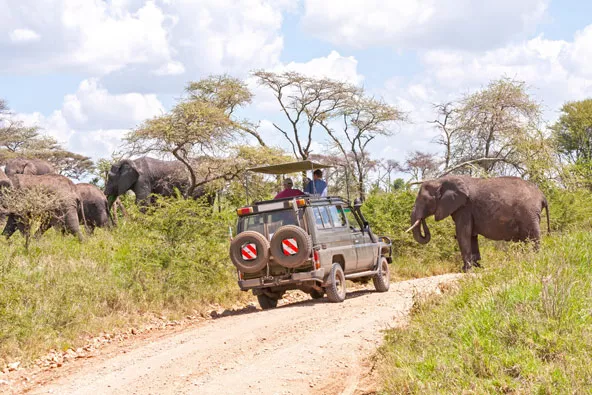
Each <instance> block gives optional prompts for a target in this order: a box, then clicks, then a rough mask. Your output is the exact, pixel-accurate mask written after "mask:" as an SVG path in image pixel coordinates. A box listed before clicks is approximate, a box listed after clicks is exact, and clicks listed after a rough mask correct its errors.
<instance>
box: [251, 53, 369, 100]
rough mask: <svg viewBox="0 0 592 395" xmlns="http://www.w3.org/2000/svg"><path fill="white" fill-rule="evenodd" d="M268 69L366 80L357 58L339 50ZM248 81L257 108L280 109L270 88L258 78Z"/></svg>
mask: <svg viewBox="0 0 592 395" xmlns="http://www.w3.org/2000/svg"><path fill="white" fill-rule="evenodd" d="M268 70H270V71H273V72H276V73H281V72H284V71H295V72H298V73H300V74H303V75H306V76H309V77H315V78H331V79H334V80H340V81H347V82H349V83H351V84H355V85H360V84H361V83H362V82H363V81H364V76H363V75H362V74H360V73H358V61H357V59H356V58H355V57H354V56H341V55H340V54H339V52H337V51H331V52H330V53H329V55H327V56H322V57H319V58H313V59H311V60H309V61H308V62H290V63H287V64H278V65H276V66H275V67H271V68H268ZM247 83H248V85H249V89H251V91H252V92H253V93H254V95H255V100H254V105H255V107H256V108H257V109H259V110H262V111H278V110H279V107H278V106H279V105H278V102H277V99H276V98H275V97H274V96H273V94H272V93H271V91H270V90H269V89H267V88H265V87H261V86H259V85H258V83H257V79H256V78H254V77H250V78H248V79H247Z"/></svg>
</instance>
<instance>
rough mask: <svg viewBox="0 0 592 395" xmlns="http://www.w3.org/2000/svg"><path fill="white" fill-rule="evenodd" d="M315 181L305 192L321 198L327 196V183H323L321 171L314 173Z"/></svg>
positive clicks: (311, 182) (310, 183) (307, 185)
mask: <svg viewBox="0 0 592 395" xmlns="http://www.w3.org/2000/svg"><path fill="white" fill-rule="evenodd" d="M312 178H313V180H312V181H310V182H309V183H308V184H306V187H305V188H304V192H306V193H309V194H316V195H320V196H327V183H326V182H325V181H323V179H322V178H323V172H322V171H321V170H320V169H317V170H315V171H314V172H313V173H312Z"/></svg>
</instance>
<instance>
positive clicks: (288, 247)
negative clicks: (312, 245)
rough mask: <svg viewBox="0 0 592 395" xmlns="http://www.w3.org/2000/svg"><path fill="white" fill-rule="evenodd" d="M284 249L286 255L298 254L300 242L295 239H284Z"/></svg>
mask: <svg viewBox="0 0 592 395" xmlns="http://www.w3.org/2000/svg"><path fill="white" fill-rule="evenodd" d="M282 249H283V250H284V255H296V254H298V244H297V243H296V240H295V239H284V240H282Z"/></svg>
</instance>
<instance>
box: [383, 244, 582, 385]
mask: <svg viewBox="0 0 592 395" xmlns="http://www.w3.org/2000/svg"><path fill="white" fill-rule="evenodd" d="M485 255H486V257H484V258H485V259H486V260H487V262H491V264H492V265H495V266H494V267H493V268H491V269H488V270H487V271H484V272H482V273H481V274H480V275H479V276H470V277H466V278H464V279H463V280H462V281H461V284H460V285H461V287H460V288H459V289H458V290H457V291H456V292H453V293H452V295H451V296H449V297H444V298H439V297H427V298H423V299H421V300H416V304H415V306H414V309H413V311H414V316H413V318H412V322H411V324H410V325H409V326H408V327H407V328H405V329H394V330H390V331H388V333H387V336H386V343H385V345H384V346H383V347H382V348H381V350H380V356H381V369H382V370H381V372H382V378H383V385H384V392H385V393H421V394H424V393H434V394H435V393H464V392H471V393H500V392H503V393H508V392H510V393H549V394H550V393H589V392H590V391H592V365H591V364H590V359H591V357H592V330H591V329H590V328H592V314H591V312H590V304H591V303H592V293H591V292H590V289H591V285H592V266H590V260H591V258H592V234H590V233H588V232H574V233H571V234H566V235H561V236H553V237H548V238H545V240H544V243H543V246H542V249H541V252H540V253H539V254H537V253H534V252H532V250H531V249H530V248H525V247H524V246H522V245H511V246H510V247H509V248H507V251H496V250H494V249H493V248H486V250H485Z"/></svg>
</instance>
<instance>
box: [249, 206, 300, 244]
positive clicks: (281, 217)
mask: <svg viewBox="0 0 592 395" xmlns="http://www.w3.org/2000/svg"><path fill="white" fill-rule="evenodd" d="M303 215H304V210H298V216H299V217H300V220H301V223H302V219H303ZM241 221H242V228H243V229H242V230H243V231H245V230H252V231H255V232H258V233H261V234H263V235H264V234H265V233H266V229H265V228H267V234H268V236H269V237H270V238H271V236H273V234H274V233H275V232H276V231H277V230H278V229H279V228H280V227H282V226H284V225H298V222H297V221H296V216H295V215H294V211H292V210H281V211H272V212H269V213H261V214H255V215H250V216H248V217H243V218H242V219H241Z"/></svg>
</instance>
